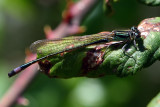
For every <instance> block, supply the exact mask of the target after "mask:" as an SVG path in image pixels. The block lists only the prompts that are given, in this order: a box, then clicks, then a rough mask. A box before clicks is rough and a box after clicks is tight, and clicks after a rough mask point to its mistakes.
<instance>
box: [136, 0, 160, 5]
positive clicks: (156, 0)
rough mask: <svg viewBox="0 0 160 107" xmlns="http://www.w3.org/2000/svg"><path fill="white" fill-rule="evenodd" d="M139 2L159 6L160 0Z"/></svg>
mask: <svg viewBox="0 0 160 107" xmlns="http://www.w3.org/2000/svg"><path fill="white" fill-rule="evenodd" d="M138 1H139V2H141V3H143V4H146V5H150V6H159V5H160V1H159V0H138Z"/></svg>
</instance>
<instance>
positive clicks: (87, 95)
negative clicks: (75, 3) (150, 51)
mask: <svg viewBox="0 0 160 107" xmlns="http://www.w3.org/2000/svg"><path fill="white" fill-rule="evenodd" d="M112 6H113V10H114V13H113V14H112V15H109V16H107V15H106V13H105V12H104V10H103V3H102V2H100V3H99V4H97V5H96V6H95V7H94V9H93V10H92V12H90V14H89V15H88V16H87V17H86V18H85V20H84V22H83V24H82V25H84V26H86V28H87V30H86V32H85V33H84V34H93V33H98V32H101V31H106V30H108V31H111V30H113V29H126V28H130V27H131V26H134V25H135V26H137V25H138V24H139V22H140V21H141V20H143V19H145V18H150V17H156V16H160V12H159V11H160V7H149V6H145V5H142V4H140V3H138V2H136V0H120V1H118V2H116V3H114V4H112ZM65 7H66V0H0V98H1V97H2V96H3V95H4V93H5V92H6V91H7V89H8V88H9V87H10V85H11V84H12V82H13V80H14V79H16V77H17V76H15V77H14V78H11V79H9V78H8V77H7V73H8V72H9V71H10V70H12V69H13V68H15V67H17V66H18V65H21V64H23V62H24V58H25V49H26V48H28V47H29V46H30V44H31V43H32V42H34V41H36V40H39V39H44V38H45V35H44V31H43V28H44V26H45V25H50V26H51V27H52V29H54V28H56V26H57V25H58V24H59V23H60V22H61V19H62V12H63V10H64V9H65ZM84 34H82V35H84ZM159 64H160V62H156V63H154V64H153V65H152V66H150V67H149V68H146V69H143V70H142V71H140V72H138V73H137V74H136V75H134V76H128V77H124V78H120V77H117V76H105V77H102V78H94V79H91V78H85V77H81V78H72V79H54V78H48V77H47V76H46V75H44V74H42V73H39V74H38V75H37V77H36V78H35V79H34V80H33V81H32V83H31V84H30V86H29V87H28V88H27V89H26V91H25V92H24V97H26V98H27V99H29V101H30V104H29V106H28V107H128V106H130V107H135V106H136V107H144V106H146V105H147V104H148V103H149V101H150V100H151V99H152V98H153V97H154V96H156V94H158V92H159V91H160V81H159V78H160V66H159ZM17 88H18V87H17ZM16 107H20V106H19V105H16Z"/></svg>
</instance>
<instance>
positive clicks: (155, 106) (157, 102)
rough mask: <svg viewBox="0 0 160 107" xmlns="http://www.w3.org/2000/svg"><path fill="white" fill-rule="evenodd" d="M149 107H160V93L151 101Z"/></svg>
mask: <svg viewBox="0 0 160 107" xmlns="http://www.w3.org/2000/svg"><path fill="white" fill-rule="evenodd" d="M147 107H160V93H159V94H158V95H157V96H156V97H154V98H153V99H152V100H151V101H150V103H149V104H148V105H147Z"/></svg>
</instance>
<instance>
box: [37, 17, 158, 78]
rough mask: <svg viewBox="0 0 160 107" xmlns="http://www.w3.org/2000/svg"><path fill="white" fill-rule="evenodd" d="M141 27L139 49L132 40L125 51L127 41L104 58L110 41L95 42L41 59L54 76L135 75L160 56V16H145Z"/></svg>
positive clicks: (44, 68)
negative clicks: (106, 42) (104, 42)
mask: <svg viewBox="0 0 160 107" xmlns="http://www.w3.org/2000/svg"><path fill="white" fill-rule="evenodd" d="M138 29H139V30H140V32H141V39H139V40H137V41H136V42H137V45H138V50H136V48H135V47H134V45H133V43H132V42H131V43H130V44H129V45H128V46H127V49H126V51H125V52H124V51H123V50H122V46H123V45H124V44H117V45H112V46H110V47H109V48H108V49H107V51H106V52H105V55H104V57H103V53H104V51H105V50H106V47H107V46H106V44H99V45H92V46H87V47H83V48H79V49H76V50H73V51H71V52H65V53H63V55H56V56H54V57H52V58H48V59H46V60H44V61H41V62H39V64H40V68H41V69H42V71H44V72H45V73H46V74H47V75H48V76H50V77H54V78H71V77H81V76H86V77H101V76H104V75H111V74H113V75H118V76H127V75H133V74H135V73H136V72H137V71H140V70H141V69H142V68H145V67H148V66H150V65H151V64H153V63H154V62H155V61H156V60H159V59H160V18H159V17H156V18H149V19H145V20H143V21H142V22H141V23H140V24H139V25H138ZM110 44H112V43H110ZM38 56H39V57H42V55H41V54H39V55H38Z"/></svg>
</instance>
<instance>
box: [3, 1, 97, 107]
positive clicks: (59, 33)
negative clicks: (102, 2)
mask: <svg viewBox="0 0 160 107" xmlns="http://www.w3.org/2000/svg"><path fill="white" fill-rule="evenodd" d="M98 1H99V0H81V1H79V2H77V3H75V4H72V3H70V4H69V6H68V8H67V10H66V11H65V13H64V17H63V21H62V22H61V23H60V25H59V26H58V27H57V28H56V29H55V30H53V31H52V30H50V29H49V30H48V27H47V28H45V33H46V38H47V39H55V38H62V37H64V36H68V35H71V34H76V33H80V32H82V31H83V28H81V27H80V24H81V22H82V19H83V18H84V17H85V16H86V13H88V12H89V11H90V10H91V8H92V7H93V5H95V4H96V3H97V2H98ZM35 58H36V55H33V54H32V55H28V56H27V58H26V59H28V60H33V59H35ZM37 67H38V64H34V65H32V66H30V67H28V68H27V69H26V70H25V71H24V72H22V73H21V74H20V75H19V77H18V78H17V79H16V80H15V81H14V83H13V85H12V86H11V87H10V89H9V90H8V91H7V92H6V93H5V95H4V96H3V98H2V99H1V101H0V107H10V106H11V105H13V104H14V103H16V101H17V99H18V98H19V97H20V96H21V95H22V94H23V92H24V91H25V89H26V87H27V86H28V85H29V84H30V83H31V81H32V80H33V78H34V77H35V76H36V74H37V73H38V70H37Z"/></svg>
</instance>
